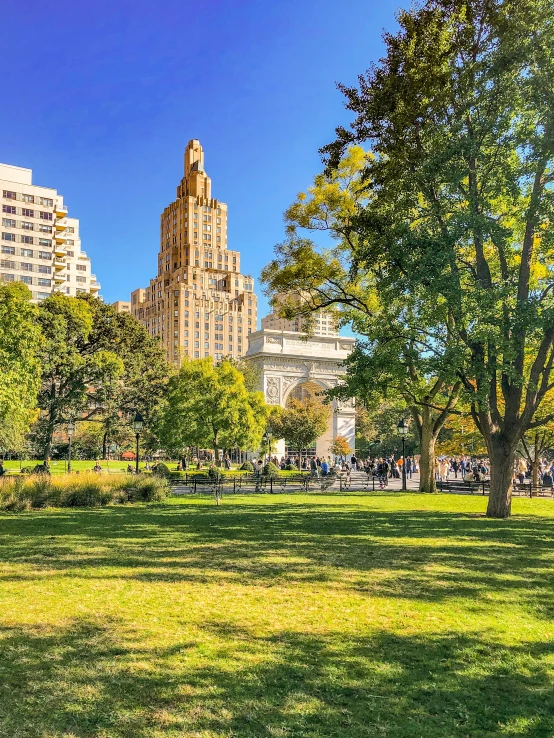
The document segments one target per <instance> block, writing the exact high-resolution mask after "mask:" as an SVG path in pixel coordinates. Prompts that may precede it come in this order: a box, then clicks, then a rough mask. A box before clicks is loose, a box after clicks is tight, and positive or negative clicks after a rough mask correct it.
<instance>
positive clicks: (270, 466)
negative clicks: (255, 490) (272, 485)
mask: <svg viewBox="0 0 554 738" xmlns="http://www.w3.org/2000/svg"><path fill="white" fill-rule="evenodd" d="M262 474H263V476H264V477H269V478H270V479H275V477H278V476H279V469H278V468H277V467H276V466H275V464H274V463H273V462H271V461H269V462H268V463H267V464H266V465H265V466H264V468H263V471H262Z"/></svg>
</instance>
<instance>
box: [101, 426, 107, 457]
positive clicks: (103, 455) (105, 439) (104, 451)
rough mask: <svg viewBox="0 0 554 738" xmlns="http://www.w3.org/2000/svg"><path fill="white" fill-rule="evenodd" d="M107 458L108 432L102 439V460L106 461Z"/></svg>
mask: <svg viewBox="0 0 554 738" xmlns="http://www.w3.org/2000/svg"><path fill="white" fill-rule="evenodd" d="M107 458H108V431H106V432H105V433H104V437H103V438H102V459H103V460H104V461H106V459H107Z"/></svg>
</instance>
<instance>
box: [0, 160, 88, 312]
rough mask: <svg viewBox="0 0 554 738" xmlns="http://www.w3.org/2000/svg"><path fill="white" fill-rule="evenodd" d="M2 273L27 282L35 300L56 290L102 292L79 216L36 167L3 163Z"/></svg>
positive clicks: (0, 176) (0, 175) (0, 166)
mask: <svg viewBox="0 0 554 738" xmlns="http://www.w3.org/2000/svg"><path fill="white" fill-rule="evenodd" d="M0 193H1V195H2V226H1V229H0V237H1V241H0V243H1V246H0V248H1V252H2V253H1V258H0V279H1V280H2V281H4V282H24V283H25V284H26V285H28V287H29V289H30V290H31V292H32V295H33V300H34V301H35V302H37V301H39V300H42V299H44V298H45V297H48V295H50V294H51V293H52V292H55V291H58V292H63V293H64V294H67V295H77V294H79V293H82V292H88V293H92V294H93V295H97V294H98V292H99V290H100V284H99V283H98V282H97V280H96V276H95V275H94V274H92V272H91V264H90V259H89V258H88V256H87V255H86V253H85V252H84V251H82V249H81V239H80V237H79V221H78V219H77V218H69V217H68V215H67V212H68V210H67V206H66V205H65V204H64V201H63V197H62V196H61V195H60V194H58V192H57V191H56V190H54V189H52V188H50V187H39V186H38V185H34V184H33V172H32V170H31V169H24V168H22V167H15V166H11V165H9V164H0Z"/></svg>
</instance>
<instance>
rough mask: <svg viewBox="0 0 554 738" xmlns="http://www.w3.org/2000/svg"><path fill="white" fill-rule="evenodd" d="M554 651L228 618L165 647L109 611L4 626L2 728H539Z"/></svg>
mask: <svg viewBox="0 0 554 738" xmlns="http://www.w3.org/2000/svg"><path fill="white" fill-rule="evenodd" d="M552 655H553V647H552V646H551V645H546V644H545V645H540V646H539V645H537V644H529V645H525V646H524V647H517V648H513V649H510V650H509V651H508V650H504V649H500V648H499V647H498V646H497V645H496V644H494V642H493V641H492V640H491V641H487V640H486V639H485V638H471V637H461V636H455V635H452V636H445V635H444V634H441V635H434V636H433V635H428V636H425V637H423V636H416V635H393V634H390V633H387V632H384V631H381V632H377V633H374V634H371V635H370V634H363V633H360V634H359V635H356V636H348V635H346V634H345V633H342V632H341V633H339V632H332V633H327V634H326V635H324V636H317V635H313V634H305V633H301V632H292V631H282V632H278V633H276V634H273V635H269V636H265V637H260V636H259V635H257V634H255V633H252V632H251V631H249V630H247V629H245V628H240V627H237V626H235V625H232V624H228V623H205V624H204V625H203V626H202V627H201V628H200V629H199V630H198V631H195V632H194V633H191V635H190V637H187V639H186V640H185V641H183V640H179V639H177V638H175V641H174V643H172V644H171V645H170V646H166V647H164V648H156V646H155V645H154V646H153V645H152V643H151V642H150V641H149V640H148V639H147V638H146V637H145V636H141V635H139V634H138V633H137V632H134V631H131V630H129V629H127V627H126V626H125V625H124V624H122V623H119V622H117V621H107V620H105V621H102V622H101V621H99V620H94V621H86V620H76V621H73V622H72V623H71V624H70V625H69V626H67V627H65V628H58V629H55V630H49V631H42V632H41V631H40V630H38V629H31V628H20V629H4V630H0V669H1V674H2V679H1V680H0V735H2V736H10V738H13V737H14V736H17V738H23V737H24V738H44V737H45V736H49V738H50V737H52V738H61V737H62V736H71V737H72V738H88V737H91V738H92V737H93V736H94V737H98V738H100V736H101V737H102V738H151V736H167V737H171V736H175V737H176V736H180V737H182V736H206V738H212V737H213V738H215V737H219V736H238V737H241V738H262V737H263V736H268V737H274V736H283V737H284V736H296V737H297V738H299V737H302V738H304V737H306V738H308V737H309V738H324V737H327V736H329V738H330V737H331V736H333V737H335V736H347V737H348V738H367V736H375V735H379V736H386V738H421V736H425V737H426V738H449V737H450V736H460V737H461V736H464V737H465V736H471V738H485V737H490V736H506V735H520V736H526V738H547V736H552V734H553V732H554V717H553V716H554V687H553V685H552V681H551V672H549V669H548V667H549V666H550V667H551V665H552V660H551V659H552Z"/></svg>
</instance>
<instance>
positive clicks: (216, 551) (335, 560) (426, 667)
mask: <svg viewBox="0 0 554 738" xmlns="http://www.w3.org/2000/svg"><path fill="white" fill-rule="evenodd" d="M485 504H486V500H485V499H483V498H474V497H462V496H454V495H452V496H447V495H435V496H431V495H429V496H424V495H400V494H397V495H393V494H389V495H375V496H372V497H361V496H360V497H356V496H350V497H338V496H337V497H332V496H310V497H302V496H269V495H267V496H256V497H253V496H252V497H237V498H234V499H230V498H225V499H224V502H223V504H222V505H221V506H220V507H216V506H215V505H214V504H213V500H208V499H205V500H201V499H194V500H178V501H174V502H173V501H172V502H170V503H167V504H163V505H156V506H154V505H153V506H135V507H122V506H120V507H109V508H103V509H99V510H63V511H60V510H48V511H44V512H31V513H24V514H17V515H15V514H12V515H7V514H4V515H1V516H0V531H1V534H0V546H1V547H0V562H1V564H0V626H1V629H0V634H1V635H0V736H2V738H4V737H6V738H23V737H25V738H27V737H29V738H31V737H37V738H38V737H40V738H81V737H83V738H84V737H85V736H87V737H89V736H90V737H92V736H94V738H147V737H148V738H161V737H162V736H163V737H164V738H166V737H171V738H177V736H179V738H183V737H185V738H223V737H225V738H230V737H231V736H232V737H242V736H244V737H248V738H264V737H266V736H267V737H268V738H300V737H302V738H304V737H306V738H323V737H325V738H331V737H344V736H348V737H353V738H366V737H368V736H386V737H387V738H450V737H451V736H452V737H454V736H455V737H459V738H466V737H467V736H471V738H474V737H475V738H476V737H480V738H481V737H482V738H485V737H487V738H488V737H490V736H503V737H508V736H509V737H512V736H514V737H515V736H525V737H526V738H531V737H532V738H539V737H540V738H551V736H553V735H554V679H553V677H554V640H553V635H554V627H553V617H554V547H553V542H554V503H553V502H552V501H551V500H537V499H535V500H528V499H517V500H515V501H514V513H515V514H514V517H513V518H512V519H511V520H508V521H493V520H487V519H485V518H484V517H483V512H484V509H485Z"/></svg>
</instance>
